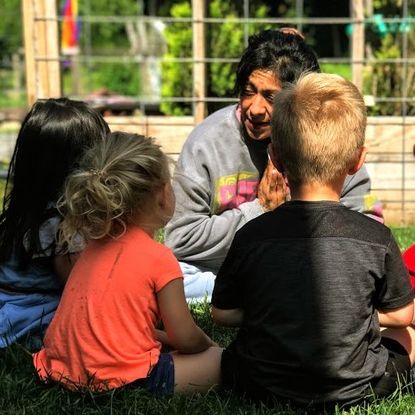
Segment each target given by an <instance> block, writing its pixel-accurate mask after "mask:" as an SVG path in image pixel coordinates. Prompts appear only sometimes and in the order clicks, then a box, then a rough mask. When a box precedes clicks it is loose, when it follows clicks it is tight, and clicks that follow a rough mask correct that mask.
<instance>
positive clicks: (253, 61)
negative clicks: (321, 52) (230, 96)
mask: <svg viewBox="0 0 415 415" xmlns="http://www.w3.org/2000/svg"><path fill="white" fill-rule="evenodd" d="M257 69H259V70H265V71H272V72H273V73H274V74H275V76H276V77H277V79H278V81H279V82H280V83H281V84H284V83H286V82H294V81H296V80H297V79H298V78H299V76H300V75H301V74H302V73H303V72H307V71H308V72H320V66H319V64H318V60H317V56H316V54H315V52H314V50H313V49H312V48H311V47H310V46H308V45H307V44H306V43H305V42H304V40H303V38H302V37H301V36H299V35H296V34H293V33H284V32H281V31H279V30H263V31H262V32H259V33H258V34H255V35H252V36H250V37H249V40H248V47H247V48H246V49H245V51H244V53H243V54H242V57H241V60H240V61H239V64H238V68H237V71H236V82H235V92H236V93H237V94H238V95H240V94H241V92H242V91H243V89H244V87H245V86H246V84H247V82H248V79H249V77H250V75H251V74H252V72H254V71H255V70H257Z"/></svg>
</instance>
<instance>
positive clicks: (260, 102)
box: [240, 69, 281, 140]
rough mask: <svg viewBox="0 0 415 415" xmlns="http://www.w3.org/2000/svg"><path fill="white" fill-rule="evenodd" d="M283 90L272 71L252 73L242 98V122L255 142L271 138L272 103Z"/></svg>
mask: <svg viewBox="0 0 415 415" xmlns="http://www.w3.org/2000/svg"><path fill="white" fill-rule="evenodd" d="M280 90H281V85H280V83H279V81H278V80H277V79H276V78H275V76H274V75H273V73H272V72H271V71H265V70H260V69H257V70H255V71H253V72H252V73H251V75H250V76H249V78H248V82H247V83H246V85H245V87H244V89H243V90H242V94H241V98H240V107H241V120H242V124H243V125H244V127H245V130H246V132H247V134H248V136H249V137H250V138H252V139H253V140H264V139H266V138H269V137H270V136H271V114H272V103H273V101H274V97H275V95H276V94H277V93H278V92H279V91H280Z"/></svg>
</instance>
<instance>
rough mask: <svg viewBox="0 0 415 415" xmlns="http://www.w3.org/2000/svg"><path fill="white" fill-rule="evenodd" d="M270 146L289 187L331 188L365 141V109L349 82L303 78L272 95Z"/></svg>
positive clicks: (314, 76)
mask: <svg viewBox="0 0 415 415" xmlns="http://www.w3.org/2000/svg"><path fill="white" fill-rule="evenodd" d="M271 125H272V136H271V139H272V144H273V146H274V149H275V153H276V154H278V157H279V159H280V160H281V162H282V164H283V167H284V172H285V174H286V176H287V177H288V181H289V183H290V184H291V185H292V184H294V185H299V184H303V183H309V182H313V181H315V182H320V183H332V182H333V180H335V179H337V178H338V177H341V175H342V174H344V173H345V172H347V171H348V170H349V169H350V168H352V167H353V165H354V164H355V163H356V161H357V157H358V156H359V154H360V150H361V148H362V147H363V145H364V141H365V129H366V107H365V104H364V101H363V97H362V95H361V94H360V92H359V91H358V89H357V88H356V86H355V85H353V84H352V83H351V82H349V81H347V80H345V79H343V78H342V77H340V76H338V75H331V74H321V73H308V74H305V75H303V76H301V77H300V79H299V80H298V82H297V83H296V84H294V85H291V86H288V87H287V88H285V89H284V90H282V91H281V92H280V93H278V94H277V96H276V98H275V100H274V110H273V114H272V121H271Z"/></svg>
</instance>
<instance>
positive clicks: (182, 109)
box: [160, 1, 193, 115]
mask: <svg viewBox="0 0 415 415" xmlns="http://www.w3.org/2000/svg"><path fill="white" fill-rule="evenodd" d="M170 13H171V16H172V17H191V16H192V10H191V7H190V3H189V2H187V1H186V2H182V3H177V4H174V5H173V6H172V8H171V10H170ZM164 34H165V38H166V42H167V48H168V51H167V53H166V54H165V57H166V58H190V57H191V56H192V26H191V24H189V23H181V22H175V23H170V24H169V25H168V26H167V27H166V29H165V31H164ZM161 71H162V87H161V95H162V96H163V97H191V96H192V94H193V83H192V64H191V63H175V62H163V64H162V67H161ZM160 109H161V111H162V112H164V113H166V114H170V115H186V114H191V112H192V109H191V105H190V104H186V103H181V102H178V103H177V102H163V103H162V104H161V106H160Z"/></svg>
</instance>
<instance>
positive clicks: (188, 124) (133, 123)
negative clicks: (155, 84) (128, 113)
mask: <svg viewBox="0 0 415 415" xmlns="http://www.w3.org/2000/svg"><path fill="white" fill-rule="evenodd" d="M105 120H106V121H107V122H108V124H109V126H110V128H111V130H112V131H126V132H131V133H135V134H143V135H145V136H147V137H154V138H155V139H156V141H157V142H158V143H159V144H160V145H161V146H162V148H163V150H164V151H165V152H166V153H167V154H169V155H170V156H176V158H177V155H178V154H179V153H180V151H181V149H182V146H183V143H184V141H185V140H186V138H187V137H188V135H189V134H190V132H191V131H192V130H193V128H194V122H195V121H194V118H193V117H165V116H148V117H134V116H133V117H115V116H111V117H105Z"/></svg>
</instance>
